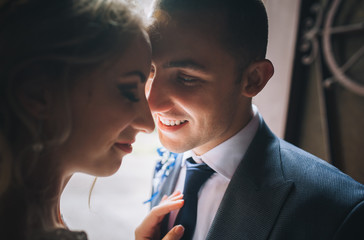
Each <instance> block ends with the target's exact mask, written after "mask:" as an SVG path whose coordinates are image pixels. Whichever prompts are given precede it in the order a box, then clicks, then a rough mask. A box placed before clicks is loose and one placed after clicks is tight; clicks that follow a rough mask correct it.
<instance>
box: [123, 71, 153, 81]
mask: <svg viewBox="0 0 364 240" xmlns="http://www.w3.org/2000/svg"><path fill="white" fill-rule="evenodd" d="M130 76H137V77H139V78H140V81H141V82H142V83H145V82H146V81H147V77H146V76H145V75H144V73H142V72H141V71H131V72H128V73H125V74H124V75H123V77H130Z"/></svg>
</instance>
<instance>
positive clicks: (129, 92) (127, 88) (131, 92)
mask: <svg viewBox="0 0 364 240" xmlns="http://www.w3.org/2000/svg"><path fill="white" fill-rule="evenodd" d="M118 89H119V91H120V94H121V95H122V96H123V97H125V98H126V99H128V100H129V101H131V102H139V100H140V98H139V97H138V93H135V92H136V91H137V90H138V85H137V84H122V85H118Z"/></svg>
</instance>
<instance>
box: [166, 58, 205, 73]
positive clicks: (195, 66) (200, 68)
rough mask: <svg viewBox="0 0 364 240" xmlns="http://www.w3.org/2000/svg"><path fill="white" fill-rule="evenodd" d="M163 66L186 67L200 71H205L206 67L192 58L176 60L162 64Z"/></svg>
mask: <svg viewBox="0 0 364 240" xmlns="http://www.w3.org/2000/svg"><path fill="white" fill-rule="evenodd" d="M163 68H188V69H192V70H196V71H200V72H206V67H205V66H204V65H202V64H200V63H197V62H196V61H194V60H189V59H187V60H177V61H171V62H168V63H166V64H164V65H163Z"/></svg>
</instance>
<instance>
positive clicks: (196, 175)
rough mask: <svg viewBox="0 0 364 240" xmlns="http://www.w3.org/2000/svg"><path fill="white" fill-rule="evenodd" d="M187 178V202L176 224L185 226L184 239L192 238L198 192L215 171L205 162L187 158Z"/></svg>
mask: <svg viewBox="0 0 364 240" xmlns="http://www.w3.org/2000/svg"><path fill="white" fill-rule="evenodd" d="M186 166H187V171H186V179H185V185H184V190H183V198H184V200H185V203H184V205H183V207H182V208H181V209H180V211H179V213H178V215H177V217H176V221H175V223H174V225H178V224H181V225H182V226H184V228H185V232H184V234H183V237H182V239H183V240H190V239H192V236H193V233H194V231H195V226H196V218H197V201H198V192H199V190H200V188H201V186H202V185H203V184H204V183H205V182H206V180H207V179H208V178H209V177H210V176H211V175H212V174H213V173H214V170H212V169H211V168H210V167H209V166H207V165H206V164H205V163H199V164H197V163H196V162H195V161H193V159H192V158H188V159H187V160H186Z"/></svg>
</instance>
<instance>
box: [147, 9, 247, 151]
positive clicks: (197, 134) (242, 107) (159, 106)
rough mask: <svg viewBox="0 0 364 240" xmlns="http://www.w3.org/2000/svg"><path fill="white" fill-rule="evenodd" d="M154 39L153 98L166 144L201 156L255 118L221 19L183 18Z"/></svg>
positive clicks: (163, 28) (160, 30) (164, 26)
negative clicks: (225, 44) (226, 43)
mask: <svg viewBox="0 0 364 240" xmlns="http://www.w3.org/2000/svg"><path fill="white" fill-rule="evenodd" d="M173 19H176V20H172V21H169V22H168V23H165V24H161V25H160V27H159V28H158V34H157V35H156V36H154V37H153V38H152V47H153V63H154V66H155V77H154V79H153V82H152V83H151V86H150V90H149V93H147V95H148V94H149V95H148V102H149V106H150V108H151V110H152V113H153V115H154V117H155V120H156V122H157V126H158V133H159V138H160V141H161V143H162V144H163V145H164V146H165V147H166V148H167V149H169V150H171V151H173V152H184V151H187V150H190V149H193V150H194V152H195V153H196V154H198V155H201V154H203V153H205V152H207V151H208V150H210V149H212V148H213V147H215V146H217V145H218V144H220V143H222V142H223V141H225V140H226V139H228V138H230V137H231V136H233V135H234V134H235V133H237V132H238V131H239V130H240V129H241V128H242V127H243V126H244V125H245V124H246V122H247V121H248V120H249V119H250V117H251V108H250V99H248V98H246V97H244V96H243V94H242V90H241V88H242V87H241V85H242V84H241V83H239V78H241V74H239V73H238V71H237V66H236V61H235V60H234V58H233V57H232V56H231V55H230V54H229V53H228V52H227V51H226V50H225V49H224V48H223V46H222V44H221V42H220V40H219V34H222V31H221V30H220V28H221V27H220V26H222V25H223V24H222V23H220V24H219V23H218V20H217V19H216V18H212V17H210V16H207V15H205V16H198V17H197V16H196V17H194V16H193V15H191V14H190V15H187V14H186V15H179V16H178V17H176V18H173Z"/></svg>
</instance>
